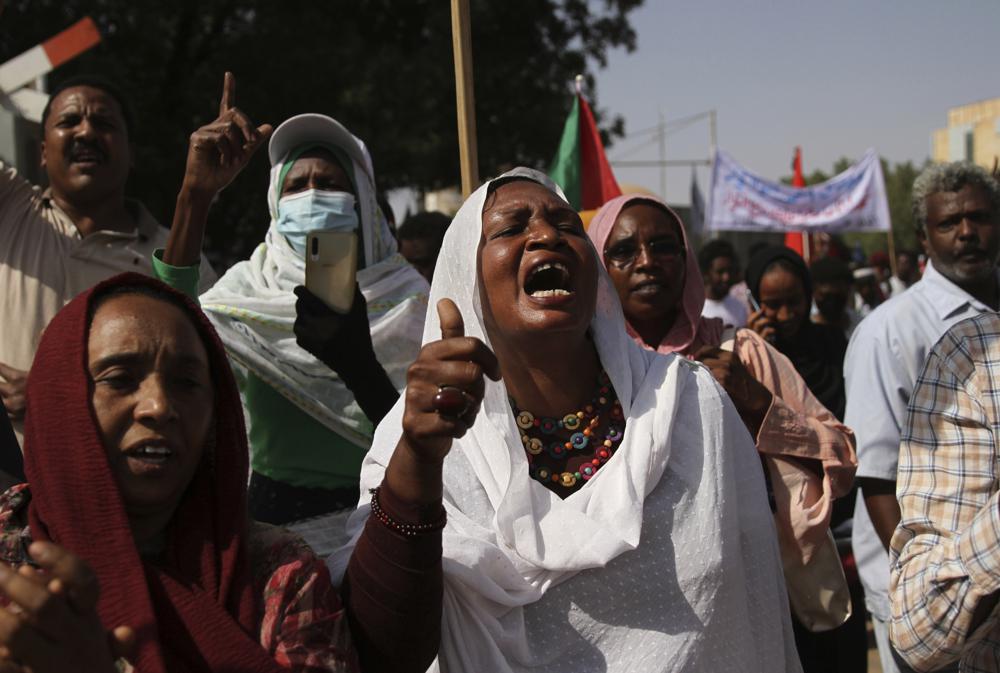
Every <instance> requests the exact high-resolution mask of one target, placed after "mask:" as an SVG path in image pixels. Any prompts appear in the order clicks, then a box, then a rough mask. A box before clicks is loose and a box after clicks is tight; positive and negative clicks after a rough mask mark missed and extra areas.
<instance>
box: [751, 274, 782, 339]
mask: <svg viewBox="0 0 1000 673" xmlns="http://www.w3.org/2000/svg"><path fill="white" fill-rule="evenodd" d="M747 303H749V304H750V308H752V309H753V311H754V313H760V303H759V302H758V301H757V300H756V299H755V298H754V296H753V292H751V291H750V288H747ZM768 324H771V322H770V319H768ZM776 338H777V337H775V335H774V334H769V335H768V336H766V337H764V339H765V340H766V341H767V342H768V343H770V344H773V343H774V340H775V339H776Z"/></svg>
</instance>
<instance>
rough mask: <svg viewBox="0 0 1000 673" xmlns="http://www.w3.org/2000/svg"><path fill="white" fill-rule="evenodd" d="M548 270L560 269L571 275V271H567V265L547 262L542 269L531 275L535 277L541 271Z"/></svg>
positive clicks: (539, 268)
mask: <svg viewBox="0 0 1000 673" xmlns="http://www.w3.org/2000/svg"><path fill="white" fill-rule="evenodd" d="M546 269H559V270H560V271H562V272H563V273H569V269H567V268H566V265H565V264H563V263H562V262H546V263H545V264H542V265H541V266H540V267H538V268H537V269H535V270H534V271H532V272H531V274H532V275H534V274H536V273H538V272H539V271H545V270H546Z"/></svg>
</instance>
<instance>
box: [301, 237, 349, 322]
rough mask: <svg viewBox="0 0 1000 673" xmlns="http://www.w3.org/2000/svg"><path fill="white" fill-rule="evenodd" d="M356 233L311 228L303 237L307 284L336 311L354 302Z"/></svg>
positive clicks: (339, 311)
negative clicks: (304, 237)
mask: <svg viewBox="0 0 1000 673" xmlns="http://www.w3.org/2000/svg"><path fill="white" fill-rule="evenodd" d="M357 270H358V235H357V234H356V233H355V232H353V231H328V230H319V231H310V232H309V234H308V235H307V238H306V288H307V289H308V290H309V291H310V292H312V293H313V294H314V295H316V296H317V297H319V298H320V299H321V300H322V301H323V303H325V304H326V305H327V306H329V307H330V308H331V309H333V310H334V311H337V312H338V313H348V312H349V311H350V310H351V304H352V303H353V302H354V283H355V277H356V276H357Z"/></svg>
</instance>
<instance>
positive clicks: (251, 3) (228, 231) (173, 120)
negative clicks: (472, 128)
mask: <svg viewBox="0 0 1000 673" xmlns="http://www.w3.org/2000/svg"><path fill="white" fill-rule="evenodd" d="M641 3H642V0H605V1H604V2H601V3H593V2H588V1H587V0H505V1H504V2H489V1H488V0H472V2H471V6H472V44H473V65H474V73H475V101H476V117H477V125H478V140H479V161H480V174H481V175H483V176H487V175H492V174H494V173H495V172H496V171H497V170H499V169H500V168H501V167H503V166H507V165H511V164H527V165H533V166H538V167H544V166H545V165H546V164H547V163H548V162H549V160H551V158H552V154H553V152H554V151H555V149H556V146H557V145H558V141H559V134H560V131H561V130H562V124H563V122H564V120H565V117H566V114H567V112H568V110H569V106H570V103H571V92H572V86H571V83H572V81H573V78H574V76H575V75H577V74H578V73H582V74H584V75H585V77H586V78H587V82H588V84H589V85H591V87H592V85H593V77H592V75H591V74H590V72H591V67H592V65H593V64H596V65H598V66H603V65H604V64H605V63H606V57H607V53H608V50H609V49H611V48H614V47H624V48H626V49H628V50H632V49H634V47H635V39H636V38H635V31H634V30H633V29H632V27H631V26H630V25H629V22H628V14H629V12H631V11H632V10H633V9H635V8H636V7H638V6H639V5H640V4H641ZM84 15H90V16H91V17H92V18H93V19H94V20H95V21H96V22H97V24H98V26H99V27H100V29H101V32H102V34H103V35H104V42H103V43H102V44H101V45H100V46H99V47H98V48H96V49H94V50H92V51H91V52H88V53H87V54H85V55H83V56H82V57H80V58H78V59H76V60H75V61H72V62H71V63H69V64H67V65H65V66H63V67H62V68H60V69H59V70H58V71H57V72H55V73H54V74H53V80H55V81H58V80H59V79H63V78H66V77H69V76H71V75H73V74H76V73H79V72H93V73H99V74H102V75H105V76H107V77H109V78H110V79H112V80H114V81H116V82H118V83H119V84H121V85H122V86H123V88H124V89H125V90H126V91H127V92H128V93H129V95H131V96H132V98H133V102H134V104H135V108H136V112H137V119H138V120H139V124H138V129H137V131H136V133H135V134H134V136H135V137H134V138H133V140H134V143H135V171H134V174H133V176H132V179H131V184H130V186H129V192H130V194H131V195H134V196H136V197H138V198H139V199H141V200H143V201H144V202H145V203H146V204H147V206H148V207H149V208H150V210H151V211H152V212H153V214H154V215H155V216H156V217H157V218H158V219H159V220H160V221H161V222H169V221H170V219H171V215H172V211H173V202H174V197H175V195H176V192H177V189H178V187H179V185H180V179H181V176H182V174H183V167H184V157H185V155H186V148H187V139H188V136H189V135H190V134H191V132H192V131H194V130H195V129H196V128H198V127H199V126H200V125H202V124H205V123H207V122H209V121H211V120H212V119H214V117H215V114H216V111H217V109H218V101H219V96H220V94H221V91H222V75H223V72H224V71H225V70H227V69H228V70H232V71H233V72H234V74H235V75H236V84H237V86H236V91H237V93H236V96H237V105H238V106H239V107H240V108H241V109H243V110H245V111H246V112H247V114H249V115H250V117H251V118H252V119H253V120H254V121H255V122H256V123H258V124H259V123H262V122H271V123H275V124H277V123H280V122H281V121H282V120H284V119H286V118H288V117H290V116H292V115H294V114H298V113H301V112H322V113H325V114H329V115H331V116H333V117H335V118H336V119H338V120H340V121H341V122H342V123H344V124H345V126H347V127H348V128H349V129H351V130H352V131H353V132H354V133H355V134H356V135H358V136H359V137H361V138H363V139H364V140H365V142H366V143H367V144H368V147H369V149H370V150H371V152H372V156H373V160H374V164H375V171H376V176H377V178H378V181H379V186H380V188H382V189H388V188H392V187H397V186H404V185H410V186H415V187H417V188H420V189H433V188H438V187H442V186H446V185H451V184H456V183H457V182H458V181H459V166H458V143H457V131H456V120H455V117H456V113H455V85H454V64H453V60H452V39H451V18H450V3H448V2H444V1H443V0H407V1H406V2H390V0H361V1H360V2H357V1H355V2H346V1H345V0H326V1H325V2H315V1H313V2H310V1H307V0H282V1H281V2H274V1H273V0H176V1H175V2H154V1H152V0H87V1H83V0H8V2H7V7H6V10H5V11H4V14H3V16H2V18H0V55H3V56H6V57H11V56H14V55H16V54H18V53H20V52H21V51H23V50H24V49H27V48H29V47H31V46H33V45H34V44H37V43H38V42H40V41H41V40H43V39H46V38H48V37H50V36H51V35H52V34H54V33H56V32H57V31H59V30H62V29H63V28H65V27H67V26H68V25H70V24H71V23H73V22H74V21H76V20H78V19H79V18H81V17H82V16H84ZM591 99H592V102H595V101H593V96H591ZM597 116H598V121H599V123H601V124H602V128H603V130H604V131H605V134H606V136H613V135H616V134H617V135H620V134H621V133H622V131H623V124H622V121H621V119H612V120H608V119H605V118H603V117H602V115H600V113H599V111H598V112H597ZM261 154H264V152H263V151H261ZM267 168H268V166H267V160H266V158H265V157H263V156H261V157H256V158H255V159H254V161H253V163H252V164H251V165H250V166H249V167H248V168H247V170H246V171H245V174H244V175H242V176H240V177H239V178H237V180H236V181H235V182H234V184H232V185H231V186H230V187H229V188H228V189H227V190H226V191H225V192H223V194H222V196H221V197H220V199H219V202H218V203H217V204H216V205H215V207H214V209H213V212H212V219H211V222H210V225H209V231H208V242H207V248H208V251H209V253H210V254H212V256H213V257H214V258H215V259H217V260H219V261H221V262H222V263H223V264H228V263H231V262H232V261H234V260H235V259H239V258H241V257H244V256H246V255H247V254H248V253H249V251H250V250H252V249H253V247H254V246H255V245H256V243H257V242H259V241H260V240H261V239H262V236H263V232H264V229H265V228H266V226H267V208H266V204H265V190H266V186H267V172H268V171H267Z"/></svg>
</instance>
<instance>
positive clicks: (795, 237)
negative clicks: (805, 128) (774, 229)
mask: <svg viewBox="0 0 1000 673" xmlns="http://www.w3.org/2000/svg"><path fill="white" fill-rule="evenodd" d="M805 186H806V179H805V178H804V177H802V149H801V148H800V147H798V146H796V147H795V156H794V157H792V187H805ZM785 247H786V248H791V249H792V250H794V251H795V252H797V253H799V255H800V256H802V257H805V255H804V254H803V253H804V252H805V246H804V245H803V243H802V233H801V232H798V231H790V232H788V233H786V234H785Z"/></svg>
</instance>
